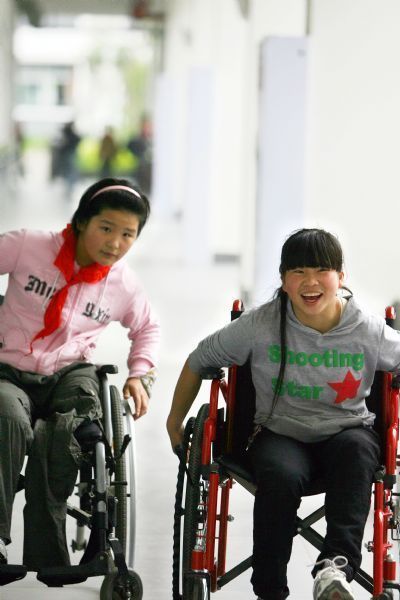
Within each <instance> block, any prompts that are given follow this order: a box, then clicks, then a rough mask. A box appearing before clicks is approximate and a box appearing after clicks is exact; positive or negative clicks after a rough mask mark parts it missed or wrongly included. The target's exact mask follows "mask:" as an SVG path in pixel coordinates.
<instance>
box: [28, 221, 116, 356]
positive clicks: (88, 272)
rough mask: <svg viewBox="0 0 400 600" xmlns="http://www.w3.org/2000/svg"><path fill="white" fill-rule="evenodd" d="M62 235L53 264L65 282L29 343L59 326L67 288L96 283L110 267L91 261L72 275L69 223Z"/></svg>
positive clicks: (73, 249)
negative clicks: (62, 241)
mask: <svg viewBox="0 0 400 600" xmlns="http://www.w3.org/2000/svg"><path fill="white" fill-rule="evenodd" d="M62 236H63V238H64V243H63V245H62V246H61V248H60V251H59V253H58V254H57V256H56V258H55V260H54V265H55V266H56V267H57V268H58V269H59V270H60V271H61V273H62V274H63V275H64V278H65V281H66V282H67V283H66V284H65V285H64V287H62V288H61V289H60V290H58V292H56V293H55V294H54V296H53V297H52V298H51V300H50V302H49V304H48V305H47V309H46V312H45V313H44V327H43V329H41V330H40V331H39V333H37V334H36V335H35V337H34V338H33V340H32V342H31V345H32V344H33V342H34V341H35V340H37V339H38V338H45V337H46V336H48V335H50V334H51V333H53V331H55V330H56V329H58V328H59V327H60V325H61V313H62V309H63V306H64V304H65V301H66V299H67V296H68V290H69V288H70V287H71V286H72V285H76V284H77V283H97V282H98V281H101V280H102V279H104V277H106V275H107V274H108V272H109V270H110V268H111V267H104V266H102V265H99V263H92V264H91V265H88V266H87V267H81V268H80V269H79V271H78V272H77V273H76V275H74V263H75V253H76V244H77V238H76V235H75V233H74V231H73V229H72V227H71V224H70V223H69V224H68V225H67V226H66V228H65V229H64V230H63V231H62Z"/></svg>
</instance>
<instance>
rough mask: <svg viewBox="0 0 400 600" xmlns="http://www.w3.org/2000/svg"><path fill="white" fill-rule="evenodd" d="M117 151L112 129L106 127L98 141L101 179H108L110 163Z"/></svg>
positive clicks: (110, 169)
mask: <svg viewBox="0 0 400 600" xmlns="http://www.w3.org/2000/svg"><path fill="white" fill-rule="evenodd" d="M117 151H118V146H117V143H116V141H115V138H114V132H113V128H112V127H106V129H105V132H104V135H103V137H102V138H101V140H100V148H99V154H100V160H101V170H100V175H101V177H110V175H111V174H112V161H113V159H114V158H115V156H116V154H117Z"/></svg>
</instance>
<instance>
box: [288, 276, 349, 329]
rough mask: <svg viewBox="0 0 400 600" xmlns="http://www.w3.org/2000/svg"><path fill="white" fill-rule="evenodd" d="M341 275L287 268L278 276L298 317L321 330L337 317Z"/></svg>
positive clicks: (335, 320) (339, 310)
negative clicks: (280, 277) (280, 276)
mask: <svg viewBox="0 0 400 600" xmlns="http://www.w3.org/2000/svg"><path fill="white" fill-rule="evenodd" d="M343 278H344V275H343V273H342V272H338V271H335V270H334V269H327V268H320V267H301V268H297V269H289V270H288V271H286V272H285V273H284V274H283V276H282V289H283V291H284V292H286V293H287V295H288V296H289V299H290V301H291V303H292V306H293V311H294V313H295V315H296V317H297V318H298V320H299V321H300V322H301V323H303V325H306V326H308V327H312V328H313V329H316V330H317V331H320V332H321V333H325V332H326V331H329V330H330V329H332V328H333V327H335V325H337V323H338V322H339V319H340V315H341V301H340V299H339V298H338V297H337V291H338V289H339V288H340V287H342V285H343Z"/></svg>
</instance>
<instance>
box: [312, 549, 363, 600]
mask: <svg viewBox="0 0 400 600" xmlns="http://www.w3.org/2000/svg"><path fill="white" fill-rule="evenodd" d="M319 564H321V565H322V564H323V565H324V566H323V567H322V568H321V569H320V570H319V571H318V572H317V574H316V576H315V579H314V587H313V598H314V600H354V596H353V593H352V591H351V586H350V584H349V582H348V581H347V579H346V574H345V573H344V572H343V571H341V569H344V567H346V565H347V564H348V560H347V558H346V557H345V556H335V558H333V559H332V560H330V559H324V560H320V561H319V562H317V563H316V565H319Z"/></svg>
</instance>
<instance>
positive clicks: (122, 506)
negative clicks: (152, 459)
mask: <svg viewBox="0 0 400 600" xmlns="http://www.w3.org/2000/svg"><path fill="white" fill-rule="evenodd" d="M110 400H111V419H112V426H113V436H114V441H113V445H114V452H115V453H116V455H117V456H118V454H119V452H120V449H121V448H122V443H123V441H124V435H125V432H124V416H123V406H122V401H121V397H120V394H119V391H118V388H116V387H115V386H114V385H111V386H110ZM115 480H116V481H118V482H124V481H125V482H126V461H125V454H123V455H122V456H121V457H119V458H117V459H116V461H115ZM115 497H116V498H117V500H118V503H117V520H116V526H115V535H116V537H117V538H118V540H119V542H120V544H121V546H122V550H123V552H124V555H126V539H127V522H128V512H127V486H126V485H124V484H123V483H121V484H119V485H116V486H115Z"/></svg>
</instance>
